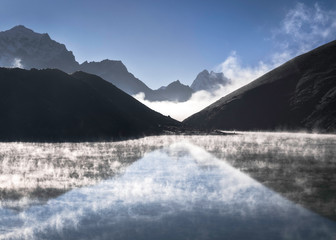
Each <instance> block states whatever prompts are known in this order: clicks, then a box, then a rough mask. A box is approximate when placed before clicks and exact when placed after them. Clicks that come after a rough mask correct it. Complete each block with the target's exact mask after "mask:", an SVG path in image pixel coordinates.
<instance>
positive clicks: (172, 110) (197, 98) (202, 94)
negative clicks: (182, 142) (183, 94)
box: [133, 86, 225, 121]
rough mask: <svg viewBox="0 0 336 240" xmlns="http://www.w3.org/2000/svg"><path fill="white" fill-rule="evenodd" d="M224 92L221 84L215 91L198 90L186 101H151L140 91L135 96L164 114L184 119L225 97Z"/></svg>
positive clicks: (180, 119)
mask: <svg viewBox="0 0 336 240" xmlns="http://www.w3.org/2000/svg"><path fill="white" fill-rule="evenodd" d="M224 92H225V87H223V86H219V88H218V90H217V91H215V92H214V93H210V92H207V91H198V92H196V93H194V94H193V95H192V96H191V98H190V99H189V100H188V101H186V102H170V101H161V102H150V101H148V100H145V94H144V93H139V94H137V95H134V96H133V97H134V98H136V99H137V100H138V101H140V102H142V103H143V104H145V105H146V106H148V107H149V108H151V109H153V110H155V111H157V112H160V113H161V114H163V115H166V116H168V115H169V116H171V117H172V118H174V119H176V120H179V121H182V120H184V119H185V118H187V117H189V116H191V115H192V114H194V113H196V112H198V111H200V110H202V109H203V108H205V107H207V106H209V105H210V104H212V103H214V102H215V101H217V100H218V99H220V98H221V97H223V95H224V94H223V93H224Z"/></svg>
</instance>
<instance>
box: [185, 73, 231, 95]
mask: <svg viewBox="0 0 336 240" xmlns="http://www.w3.org/2000/svg"><path fill="white" fill-rule="evenodd" d="M229 83H230V80H229V79H228V78H227V77H225V76H224V74H223V73H215V72H213V71H211V72H210V73H209V71H208V70H203V71H202V72H200V73H199V74H198V75H197V77H196V79H195V80H194V81H193V83H192V84H191V86H190V87H191V88H192V89H193V90H194V91H200V90H205V91H210V92H212V91H215V90H217V89H218V87H219V85H222V86H225V85H227V84H229Z"/></svg>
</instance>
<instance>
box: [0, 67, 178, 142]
mask: <svg viewBox="0 0 336 240" xmlns="http://www.w3.org/2000/svg"><path fill="white" fill-rule="evenodd" d="M0 113H1V118H0V133H1V134H0V140H2V141H21V140H24V141H26V140H28V141H31V140H33V141H50V140H51V141H53V140H55V141H72V140H74V141H77V140H99V139H113V138H121V137H134V136H142V135H146V134H154V133H160V132H162V131H163V129H164V128H165V127H166V126H179V122H177V121H175V120H173V119H171V118H168V117H165V116H163V115H161V114H159V113H157V112H155V111H153V110H151V109H149V108H148V107H146V106H145V105H143V104H141V103H140V102H138V101H136V100H135V99H134V98H133V97H131V96H129V95H127V94H126V93H124V92H123V91H121V90H120V89H118V88H116V87H115V86H113V85H112V84H110V83H108V82H106V81H104V80H103V79H101V78H100V77H97V76H95V75H91V74H87V73H84V72H76V73H74V74H72V75H68V74H66V73H64V72H61V71H59V70H50V69H47V70H34V69H33V70H30V71H28V70H23V69H6V68H0Z"/></svg>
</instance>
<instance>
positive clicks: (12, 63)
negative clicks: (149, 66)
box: [0, 25, 191, 101]
mask: <svg viewBox="0 0 336 240" xmlns="http://www.w3.org/2000/svg"><path fill="white" fill-rule="evenodd" d="M0 66H3V67H20V68H25V69H31V68H37V69H45V68H56V69H60V70H62V71H64V72H67V73H72V72H75V71H79V70H80V71H84V72H87V73H92V74H95V75H98V76H100V77H102V78H103V79H105V80H107V81H109V82H111V83H112V84H114V85H115V86H116V87H118V88H120V89H121V90H123V91H124V92H126V93H128V94H130V95H134V94H138V93H140V92H143V93H144V94H145V99H147V100H150V101H162V100H165V101H176V100H177V101H180V100H179V99H181V101H186V100H187V99H186V96H189V95H190V91H191V89H188V88H186V87H185V86H184V85H182V84H181V85H176V86H175V89H176V91H177V93H179V94H181V95H180V96H177V95H178V94H177V93H176V92H172V91H169V89H168V90H167V91H165V90H160V91H157V90H152V89H150V88H149V87H148V86H147V85H146V84H145V83H143V82H142V81H140V80H139V79H138V78H136V77H135V76H134V75H133V74H132V73H130V72H128V70H127V68H126V67H125V65H124V64H123V63H122V62H121V61H113V60H108V59H106V60H103V61H101V62H84V63H82V64H79V63H78V62H77V61H76V60H75V57H74V55H73V53H72V52H71V51H68V50H67V49H66V47H65V45H64V44H60V43H58V42H56V41H54V40H52V39H51V38H50V37H49V35H48V34H46V33H45V34H40V33H36V32H34V31H32V30H30V29H28V28H26V27H24V26H21V25H20V26H16V27H14V28H12V29H10V30H7V31H3V32H0ZM179 87H180V88H179ZM158 92H159V93H160V94H162V96H161V95H160V94H158Z"/></svg>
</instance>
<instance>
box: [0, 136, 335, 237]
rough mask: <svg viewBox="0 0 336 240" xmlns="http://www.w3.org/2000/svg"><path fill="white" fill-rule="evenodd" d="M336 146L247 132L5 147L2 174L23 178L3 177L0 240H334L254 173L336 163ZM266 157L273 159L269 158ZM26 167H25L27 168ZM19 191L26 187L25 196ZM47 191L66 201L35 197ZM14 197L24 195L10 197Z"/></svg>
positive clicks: (326, 226)
mask: <svg viewBox="0 0 336 240" xmlns="http://www.w3.org/2000/svg"><path fill="white" fill-rule="evenodd" d="M271 139H273V140H271ZM274 139H276V140H274ZM295 139H296V141H295ZM335 141H336V138H335V136H333V135H311V134H296V135H294V134H288V133H278V134H276V133H242V134H241V135H233V136H161V137H148V138H143V139H139V140H130V141H125V142H114V143H61V144H37V143H36V144H34V143H2V144H1V145H2V146H1V147H2V148H1V152H0V154H1V156H2V158H3V157H4V156H8V158H7V160H6V163H4V162H2V164H3V165H2V166H4V167H5V166H6V170H7V171H11V173H12V174H14V173H15V171H16V177H15V178H14V177H12V178H10V175H5V174H4V173H2V174H1V176H2V178H3V180H2V181H1V182H0V183H1V185H0V187H1V190H2V191H3V193H4V192H5V193H6V194H3V195H2V196H1V206H0V216H1V217H0V239H334V237H335V236H336V222H334V221H332V220H329V219H327V218H324V217H322V216H319V215H318V214H317V213H313V212H312V211H310V210H307V209H306V208H304V207H302V206H301V205H299V204H296V203H294V202H291V201H289V200H287V199H286V198H284V197H283V196H281V195H280V194H278V193H276V192H275V191H273V190H271V189H269V188H267V187H265V185H263V184H261V183H260V182H258V181H256V180H254V179H252V178H251V177H250V176H248V175H247V174H246V173H252V171H250V172H249V171H245V170H246V169H249V168H252V165H253V166H254V169H256V168H258V169H265V168H267V167H271V166H273V168H274V169H275V170H274V171H275V172H276V168H277V165H275V162H277V161H278V160H279V159H281V158H282V157H284V156H287V159H288V158H289V157H290V156H292V157H293V159H290V160H293V161H294V160H295V158H297V159H298V161H300V162H302V161H308V160H307V159H309V161H311V162H312V161H314V158H315V157H317V158H319V159H320V160H321V161H324V162H325V161H330V162H333V160H334V159H332V158H331V159H329V158H330V155H328V154H333V152H328V151H332V150H328V149H329V147H333V146H334V145H333V144H334V143H335ZM238 143H239V144H238ZM276 143H277V145H276ZM289 143H290V144H289ZM322 143H324V144H322ZM328 144H329V145H328ZM154 145H155V147H153V146H154ZM13 146H14V147H13ZM18 146H21V149H20V147H18ZM239 146H240V149H239ZM258 146H259V147H258ZM304 146H305V147H306V148H307V146H309V147H310V149H305V150H304V149H301V147H304ZM317 146H319V147H317ZM28 149H30V151H27V150H28ZM205 149H206V150H205ZM275 149H277V150H276V151H277V153H275ZM295 149H296V150H295ZM298 149H301V150H302V151H303V152H302V151H301V150H298ZM318 149H319V151H318ZM127 150H128V151H127ZM34 151H35V153H34V154H35V155H34V154H33V152H34ZM253 151H254V153H255V155H251V154H252V152H253ZM209 152H211V153H209ZM215 152H217V156H218V158H217V157H215V156H214V155H213V154H214V153H215ZM9 153H11V154H12V156H10V155H8V154H9ZM248 153H250V155H249V156H253V157H255V158H257V159H258V164H257V165H255V164H256V162H255V160H254V159H251V161H249V162H247V161H243V160H241V159H240V158H241V156H240V155H245V160H246V159H248V157H246V156H248ZM264 153H267V154H268V156H269V158H270V157H273V160H272V161H267V160H265V159H262V158H261V156H264V155H265V154H264ZM230 154H231V155H230ZM272 154H273V155H272ZM276 154H278V155H276ZM286 154H287V155H286ZM215 155H216V154H215ZM301 155H302V156H303V157H302V158H298V157H299V156H301ZM233 156H234V157H233ZM331 156H334V155H331ZM233 158H235V159H236V161H237V162H238V161H242V162H245V164H241V165H238V164H237V162H233V160H232V159H233ZM328 159H329V160H328ZM21 160H25V161H27V162H25V163H26V164H23V165H18V164H19V163H18V162H20V161H21ZM2 161H3V160H2ZM29 161H32V162H33V163H31V165H29V166H27V163H28V162H29ZM47 162H49V165H43V164H47ZM69 162H70V163H69ZM87 164H89V167H87V168H88V169H86V168H85V166H86V165H87ZM100 164H101V165H100ZM268 164H269V165H268ZM279 164H280V163H279ZM71 165H72V166H73V167H72V168H71V167H69V166H71ZM289 165H290V164H289ZM329 165H330V166H331V167H332V166H333V164H332V163H330V164H329ZM34 166H35V167H34ZM42 166H46V167H45V168H42V169H44V170H40V171H38V169H40V168H41V167H42ZM47 166H48V167H47ZM99 166H100V167H99ZM233 166H235V167H233ZM239 166H241V169H240V170H239V168H240V167H239ZM296 166H299V167H300V166H301V165H300V164H297V165H296ZM322 166H323V164H322ZM15 167H17V169H16V170H15ZM289 167H291V166H289ZM100 168H101V170H99V169H100ZM46 169H49V171H47V170H46ZM65 169H69V171H68V172H66V171H65ZM89 169H90V170H89ZM103 169H104V170H103ZM58 171H59V172H60V173H57V172H58ZM95 171H96V173H95ZM260 171H261V172H262V173H263V171H262V170H260ZM53 172H56V173H53ZM257 172H258V171H257ZM266 172H267V171H266ZM300 172H302V171H300V170H299V171H297V172H296V173H295V174H298V176H300ZM74 173H76V174H74ZM91 173H92V174H91ZM23 175H24V176H27V179H26V182H25V181H24V180H23V179H24V178H23V177H22V176H23ZM33 176H36V178H37V179H38V180H36V179H34V178H33ZM74 176H76V177H74ZM257 176H259V175H257ZM260 176H264V174H261V175H260ZM260 176H259V177H260ZM6 177H7V181H5V179H4V178H6ZM58 178H60V179H61V180H60V181H59V182H58V181H57V179H58ZM76 181H77V183H76ZM308 183H309V182H308ZM20 184H26V185H24V187H25V191H26V192H25V191H23V190H22V187H23V186H22V185H20ZM34 184H35V185H34ZM36 184H38V186H36ZM64 184H66V187H65V186H63V185H64ZM306 184H307V182H306ZM5 188H7V190H6V191H4V189H5ZM43 188H52V189H57V188H60V189H63V192H65V193H64V194H62V195H57V194H56V195H55V196H54V197H50V198H46V196H45V195H43V194H42V197H41V196H39V195H38V193H35V195H34V194H29V193H32V192H34V190H36V189H39V190H40V191H42V190H41V189H43ZM71 189H72V190H71ZM10 190H12V191H13V192H15V193H16V194H17V195H15V196H14V197H12V198H11V197H10V194H9V193H11V191H10ZM42 192H43V191H42ZM61 193H62V191H61V192H60V194H61ZM20 194H23V195H20ZM24 194H27V195H24Z"/></svg>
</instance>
